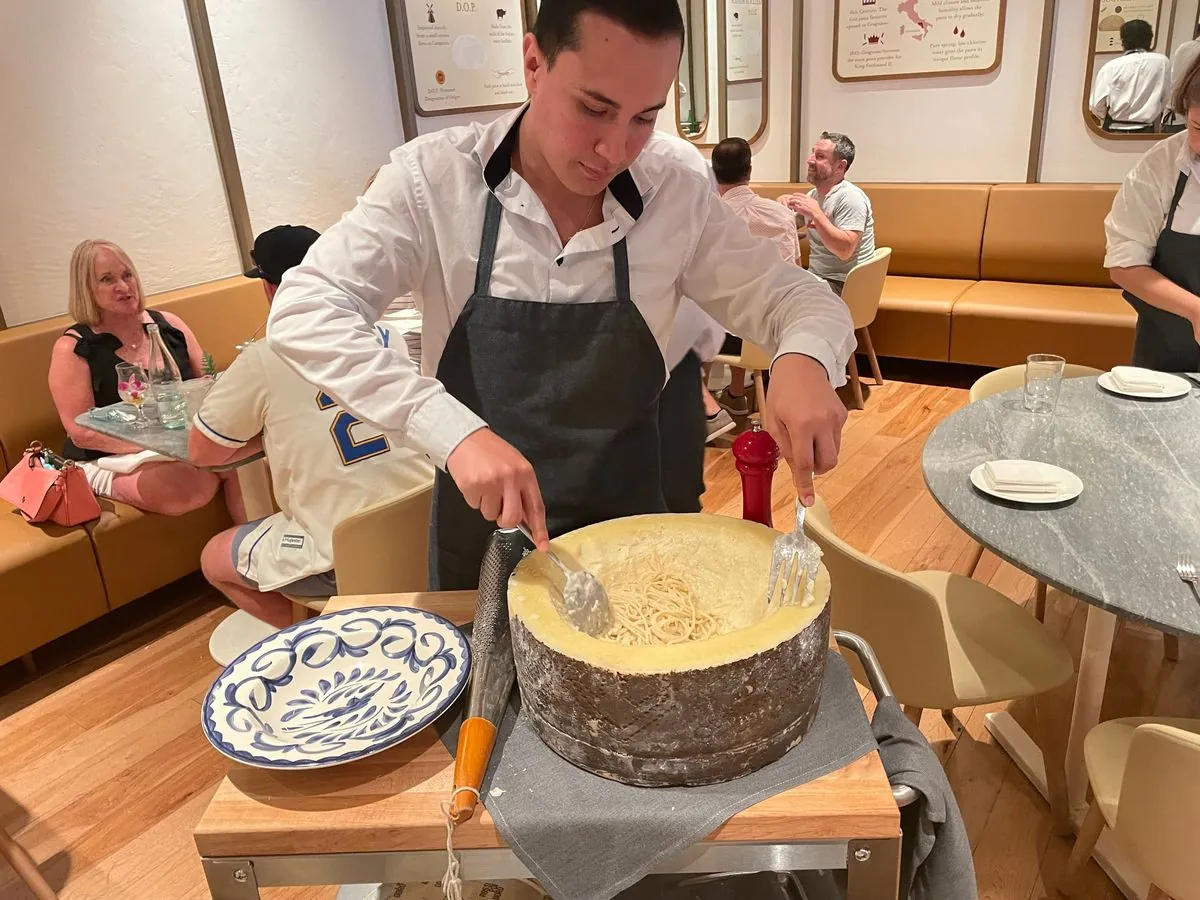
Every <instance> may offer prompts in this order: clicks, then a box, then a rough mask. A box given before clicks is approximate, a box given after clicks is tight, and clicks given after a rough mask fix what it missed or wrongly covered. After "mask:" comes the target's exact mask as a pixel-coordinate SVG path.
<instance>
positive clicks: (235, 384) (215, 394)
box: [192, 344, 267, 449]
mask: <svg viewBox="0 0 1200 900" xmlns="http://www.w3.org/2000/svg"><path fill="white" fill-rule="evenodd" d="M266 421H267V375H266V371H265V370H264V369H263V366H262V360H261V359H260V358H259V354H258V352H257V350H256V349H255V345H253V344H252V345H251V346H249V347H247V348H246V349H245V350H243V351H242V352H241V354H240V355H239V356H238V358H237V359H235V360H234V361H233V365H231V366H230V367H229V368H228V369H226V370H225V371H224V372H222V373H221V375H220V376H219V377H218V378H217V380H216V381H214V382H213V386H212V387H211V388H209V390H208V393H207V394H205V395H204V402H203V403H202V404H201V405H200V411H199V412H198V413H196V418H195V420H194V421H193V423H192V424H193V426H194V427H195V428H196V429H198V430H199V431H200V433H201V434H203V435H204V436H205V437H206V438H208V439H209V440H210V441H212V442H213V443H214V444H220V445H221V446H222V447H229V448H230V449H237V448H238V447H241V446H244V445H245V444H247V443H249V442H250V441H251V440H253V439H254V438H255V437H257V436H258V435H259V434H261V433H262V430H263V425H264V424H265V423H266Z"/></svg>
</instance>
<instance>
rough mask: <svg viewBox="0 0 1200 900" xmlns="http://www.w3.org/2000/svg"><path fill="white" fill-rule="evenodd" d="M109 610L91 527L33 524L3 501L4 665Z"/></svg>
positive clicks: (0, 636)
mask: <svg viewBox="0 0 1200 900" xmlns="http://www.w3.org/2000/svg"><path fill="white" fill-rule="evenodd" d="M106 612H108V603H107V601H106V600H105V594H104V583H103V582H102V581H101V580H100V572H99V570H98V569H97V568H96V557H95V555H94V554H93V552H92V544H91V541H89V540H88V536H87V532H86V531H84V530H83V529H82V528H60V527H58V526H57V525H46V526H42V525H30V524H29V523H28V522H26V521H25V520H24V519H22V518H21V514H20V513H18V512H17V511H16V510H15V509H13V507H11V506H10V505H9V504H7V503H3V502H0V664H3V663H6V662H10V661H12V660H14V659H17V658H19V657H21V656H24V655H25V654H26V653H30V652H32V651H33V650H36V649H37V648H38V647H40V646H41V645H42V644H45V643H47V642H49V641H52V640H54V639H55V638H56V637H60V636H61V635H64V634H66V633H67V632H69V631H71V630H73V629H75V628H78V627H79V626H80V625H84V624H86V623H88V622H90V621H92V620H93V619H97V618H99V617H100V616H102V615H104V614H105V613H106Z"/></svg>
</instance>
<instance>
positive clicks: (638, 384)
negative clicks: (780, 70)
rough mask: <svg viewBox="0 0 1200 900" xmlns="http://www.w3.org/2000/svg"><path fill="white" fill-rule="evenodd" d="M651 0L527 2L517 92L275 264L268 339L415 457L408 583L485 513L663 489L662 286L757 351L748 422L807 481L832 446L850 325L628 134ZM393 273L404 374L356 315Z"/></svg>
mask: <svg viewBox="0 0 1200 900" xmlns="http://www.w3.org/2000/svg"><path fill="white" fill-rule="evenodd" d="M682 42H683V20H682V18H681V16H680V12H679V5H678V4H677V3H676V2H675V0H543V3H542V5H541V8H540V10H539V12H538V17H537V22H536V24H535V26H534V30H533V32H532V33H531V34H527V35H526V36H525V43H524V75H525V84H526V87H527V89H528V92H529V95H530V99H529V102H528V104H526V105H525V106H523V107H522V108H520V109H518V110H516V111H514V112H512V113H510V114H508V115H505V116H503V117H501V118H500V119H498V120H496V121H495V122H493V123H491V124H488V125H480V124H474V125H468V126H464V127H459V128H447V129H445V130H442V131H439V132H436V133H434V134H428V135H423V136H421V137H418V138H416V139H415V140H412V141H409V142H408V143H407V144H405V145H404V146H402V147H400V148H398V149H397V150H395V151H394V152H393V154H392V161H391V164H390V165H387V166H385V167H384V168H383V170H382V171H381V172H380V173H379V177H378V178H377V179H376V180H375V183H374V184H373V185H372V186H371V188H370V190H368V191H367V192H366V193H365V194H364V195H363V196H362V197H361V198H360V199H359V201H358V205H357V206H356V207H355V208H354V209H353V210H351V211H350V212H349V213H348V214H347V215H346V216H344V217H343V218H342V219H341V221H340V222H338V223H337V224H336V225H334V226H333V227H332V228H330V229H329V230H328V231H327V232H325V234H324V235H322V237H321V239H320V240H318V241H317V243H316V244H315V245H314V246H313V249H312V252H311V253H310V254H309V255H308V257H307V258H306V260H305V263H304V264H303V265H301V266H298V267H297V268H295V269H294V270H292V271H291V272H289V273H288V275H287V276H286V277H285V279H284V282H283V285H282V288H281V290H280V294H279V297H278V299H277V301H276V303H275V305H274V307H273V308H272V311H271V317H270V322H269V324H268V329H267V339H268V341H269V342H270V343H271V346H272V347H273V348H274V349H275V350H276V352H277V353H279V355H280V356H282V357H283V358H284V359H285V360H286V361H287V362H288V363H289V364H290V365H292V366H293V367H295V368H296V370H297V371H299V372H301V373H303V375H304V376H305V378H306V379H307V380H309V381H312V382H313V383H314V384H319V385H321V386H322V387H323V388H324V389H325V390H326V391H327V392H328V393H329V394H330V395H331V396H333V397H335V398H337V400H338V402H339V403H341V404H342V405H343V406H344V407H345V408H346V409H347V410H349V411H351V412H353V413H354V414H355V415H357V416H359V417H360V418H362V419H363V420H364V421H366V422H371V423H373V424H374V425H376V426H377V427H379V428H381V429H382V430H384V431H385V432H388V433H395V434H398V435H401V436H403V438H404V440H405V441H406V442H408V443H410V444H411V445H413V446H415V447H419V448H420V449H422V450H424V451H425V452H426V453H428V454H429V456H430V457H431V458H432V459H433V461H434V462H435V463H436V464H437V465H438V466H439V467H444V471H439V472H438V474H437V488H436V491H435V497H434V511H433V519H434V522H433V527H432V530H431V533H432V540H431V570H432V571H431V575H432V576H433V577H432V586H433V587H437V588H441V589H454V588H472V587H474V586H475V585H476V584H477V581H478V576H479V564H480V560H481V559H482V556H483V551H484V548H485V546H486V543H487V540H488V538H489V536H490V535H491V533H492V530H493V528H494V526H493V524H492V523H496V524H499V525H500V526H502V527H511V526H515V525H517V524H519V523H521V522H525V524H527V525H528V526H529V528H530V529H531V530H532V532H533V534H534V535H535V537H536V539H537V543H538V545H539V546H542V547H544V546H546V545H547V543H548V539H549V538H548V535H549V534H556V535H557V534H561V533H563V532H565V531H569V530H572V529H574V528H578V527H581V526H583V525H587V524H589V523H592V522H598V521H603V520H606V519H612V518H616V517H619V516H626V515H631V514H636V513H651V512H659V511H663V510H664V509H665V503H664V500H663V492H662V485H661V472H660V468H659V460H658V453H659V447H658V439H657V421H656V420H657V416H656V409H655V407H656V400H657V398H658V394H659V392H660V391H661V389H662V387H663V385H664V383H665V382H666V376H667V369H666V363H665V357H664V348H665V346H666V344H667V342H668V339H669V337H670V334H671V331H672V326H673V322H674V320H675V313H676V310H677V309H678V307H679V303H680V296H681V295H682V296H686V297H690V298H691V299H692V300H694V301H695V302H696V303H697V305H699V306H700V307H701V308H702V309H704V310H705V311H706V312H708V313H710V314H711V315H712V316H713V317H714V318H715V319H717V320H718V321H719V322H721V324H722V325H724V326H725V327H726V329H727V330H730V331H734V332H736V333H738V334H744V335H746V336H747V337H748V338H749V339H751V340H753V341H755V342H756V343H759V344H762V345H764V346H766V347H768V348H770V350H771V352H773V353H774V352H777V353H778V359H777V360H776V362H775V366H774V372H773V375H774V380H773V383H772V392H771V397H770V401H769V404H768V406H769V408H768V410H767V425H768V427H770V428H771V429H772V434H773V435H774V436H775V438H776V439H777V440H778V441H779V443H780V445H781V448H782V452H783V454H784V456H785V458H787V459H788V460H789V461H790V462H791V464H792V468H793V471H794V473H795V478H796V483H797V487H798V490H799V493H800V496H801V498H802V499H803V500H804V502H806V503H810V502H811V501H812V495H813V491H812V474H813V472H814V471H816V472H824V471H827V470H828V469H829V468H831V467H832V466H833V465H834V464H835V463H836V461H837V454H838V448H839V446H840V440H841V429H842V425H843V423H844V422H845V417H846V411H845V407H844V406H843V405H842V403H841V402H840V401H839V400H838V398H837V396H836V394H835V393H834V386H835V385H840V384H841V383H842V382H843V381H844V379H845V376H844V374H843V368H844V366H845V363H846V359H847V358H848V356H849V354H850V351H851V349H852V348H853V346H854V336H853V330H852V328H851V325H850V318H849V315H848V314H847V312H846V310H845V307H844V306H843V305H842V304H840V303H839V302H838V301H837V298H836V297H834V296H833V295H832V293H831V292H830V291H829V290H828V288H827V286H826V285H825V284H824V283H822V282H821V281H819V280H817V279H814V278H812V277H811V276H810V275H808V274H807V273H805V272H804V271H802V270H800V269H798V268H797V267H796V266H785V265H784V264H783V263H781V262H780V261H779V260H778V258H777V257H776V256H775V254H774V252H773V251H772V250H771V248H770V247H769V246H766V245H765V244H761V243H760V242H758V241H756V240H755V239H754V238H753V237H752V236H751V235H750V234H749V233H748V232H747V231H746V228H745V226H744V225H743V224H742V223H741V222H739V221H738V220H737V219H736V217H734V216H733V214H732V213H730V212H729V211H728V210H727V209H726V208H725V207H724V206H723V205H722V204H721V202H720V199H719V198H717V197H716V196H715V195H714V194H713V193H712V191H711V189H710V187H709V185H708V183H707V182H706V181H705V180H704V179H702V178H699V177H697V176H696V175H695V174H693V173H691V172H689V171H687V170H686V169H684V168H683V167H681V166H679V165H678V164H676V163H675V162H673V161H671V160H668V159H666V158H665V157H664V156H663V155H662V154H661V153H658V152H655V151H654V150H653V149H652V148H651V149H648V150H647V152H645V153H643V152H642V150H643V148H644V147H645V146H646V143H647V141H648V140H649V138H650V135H651V133H652V132H653V130H654V123H655V119H656V117H657V115H658V112H659V110H660V109H662V108H663V107H664V106H665V105H666V98H667V94H668V92H669V90H670V88H671V85H672V84H673V83H674V81H675V79H676V76H677V72H678V68H679V58H680V53H681V48H682V46H683V43H682ZM408 291H411V292H412V294H413V297H414V298H415V299H416V301H417V305H418V307H420V309H421V311H422V329H423V333H422V353H423V368H424V370H425V371H426V372H431V373H433V374H432V376H422V375H421V374H420V373H418V372H417V370H416V369H415V367H413V366H412V365H411V363H409V361H408V360H406V359H405V358H403V357H402V356H400V355H399V354H395V353H389V352H387V351H386V350H385V349H384V348H383V347H380V346H379V344H378V343H377V342H376V340H375V338H374V336H373V332H372V329H371V324H372V323H373V322H374V321H375V319H376V318H377V317H378V316H379V314H380V313H381V312H382V311H383V310H384V309H385V308H386V307H387V305H388V304H389V303H391V301H392V298H394V297H397V296H400V295H402V294H404V293H406V292H408Z"/></svg>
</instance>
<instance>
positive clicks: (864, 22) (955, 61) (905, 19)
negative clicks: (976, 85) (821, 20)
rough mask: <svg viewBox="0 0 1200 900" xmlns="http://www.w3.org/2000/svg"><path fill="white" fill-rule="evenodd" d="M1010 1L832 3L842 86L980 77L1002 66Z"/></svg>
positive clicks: (836, 65)
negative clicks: (856, 83) (918, 79)
mask: <svg viewBox="0 0 1200 900" xmlns="http://www.w3.org/2000/svg"><path fill="white" fill-rule="evenodd" d="M1005 6H1006V0H834V15H833V29H834V31H833V77H834V78H836V79H837V80H838V81H841V82H849V81H879V80H883V79H890V78H928V77H931V76H940V75H982V74H985V73H987V72H991V71H994V70H995V69H996V68H997V67H998V66H999V65H1000V58H1001V55H1002V53H1003V50H1004V15H1005Z"/></svg>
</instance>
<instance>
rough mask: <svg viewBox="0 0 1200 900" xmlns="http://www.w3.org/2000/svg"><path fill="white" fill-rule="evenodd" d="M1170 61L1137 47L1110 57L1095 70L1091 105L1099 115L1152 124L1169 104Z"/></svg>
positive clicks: (1159, 117)
mask: <svg viewBox="0 0 1200 900" xmlns="http://www.w3.org/2000/svg"><path fill="white" fill-rule="evenodd" d="M1170 91H1171V61H1170V60H1169V59H1167V58H1166V57H1165V56H1163V55H1162V54H1161V53H1150V52H1149V51H1147V50H1134V51H1132V52H1130V53H1126V54H1124V55H1122V56H1118V57H1117V58H1116V59H1110V60H1109V61H1108V62H1106V63H1105V64H1104V65H1103V66H1102V67H1101V68H1100V71H1099V72H1097V73H1096V80H1095V83H1094V84H1093V85H1092V101H1091V104H1090V109H1091V110H1092V112H1093V113H1094V114H1095V115H1096V117H1097V118H1099V119H1101V120H1103V119H1104V117H1105V115H1109V116H1111V117H1112V119H1113V121H1114V122H1127V123H1136V124H1139V125H1152V124H1154V123H1156V122H1158V121H1159V120H1161V119H1162V115H1163V113H1164V112H1165V111H1166V109H1167V107H1168V106H1169V105H1170V102H1171V101H1170V97H1169V94H1170Z"/></svg>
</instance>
